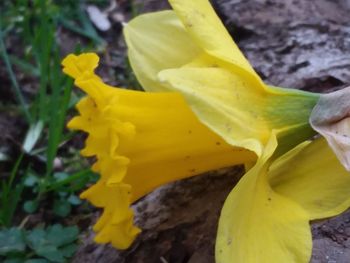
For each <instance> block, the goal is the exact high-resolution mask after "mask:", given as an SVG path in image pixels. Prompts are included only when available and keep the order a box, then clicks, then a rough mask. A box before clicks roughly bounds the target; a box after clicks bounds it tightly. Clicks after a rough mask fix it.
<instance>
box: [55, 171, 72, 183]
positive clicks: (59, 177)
mask: <svg viewBox="0 0 350 263" xmlns="http://www.w3.org/2000/svg"><path fill="white" fill-rule="evenodd" d="M53 177H54V178H55V179H56V181H57V182H59V181H63V180H65V179H67V178H68V177H69V174H67V173H63V172H58V173H54V174H53Z"/></svg>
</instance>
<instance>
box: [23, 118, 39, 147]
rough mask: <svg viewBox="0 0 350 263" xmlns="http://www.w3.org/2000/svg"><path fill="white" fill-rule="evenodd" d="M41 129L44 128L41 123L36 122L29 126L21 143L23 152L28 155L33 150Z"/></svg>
mask: <svg viewBox="0 0 350 263" xmlns="http://www.w3.org/2000/svg"><path fill="white" fill-rule="evenodd" d="M43 128H44V123H43V122H42V121H38V122H36V123H34V124H32V125H30V127H29V130H28V132H27V134H26V137H25V139H24V142H23V150H24V151H25V152H27V153H30V152H31V151H32V150H33V148H34V146H35V144H36V143H37V141H38V140H39V138H40V135H41V132H42V131H43Z"/></svg>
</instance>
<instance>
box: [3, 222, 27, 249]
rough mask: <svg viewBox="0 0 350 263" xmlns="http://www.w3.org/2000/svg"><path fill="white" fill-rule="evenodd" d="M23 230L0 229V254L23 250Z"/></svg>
mask: <svg viewBox="0 0 350 263" xmlns="http://www.w3.org/2000/svg"><path fill="white" fill-rule="evenodd" d="M25 248H26V245H25V243H24V238H23V232H22V230H20V229H18V228H14V227H13V228H10V229H4V230H2V231H0V255H7V254H9V253H18V252H23V251H25Z"/></svg>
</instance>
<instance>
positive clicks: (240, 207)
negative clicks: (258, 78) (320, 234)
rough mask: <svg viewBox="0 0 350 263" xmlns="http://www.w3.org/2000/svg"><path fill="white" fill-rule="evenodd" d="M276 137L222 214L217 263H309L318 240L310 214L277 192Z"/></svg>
mask: <svg viewBox="0 0 350 263" xmlns="http://www.w3.org/2000/svg"><path fill="white" fill-rule="evenodd" d="M276 146H277V143H276V139H275V138H274V137H273V136H272V138H271V139H270V141H269V143H268V145H267V147H266V149H265V151H264V154H263V155H262V157H261V158H260V159H259V160H258V162H257V164H256V165H255V166H254V167H253V168H252V169H251V170H250V171H249V172H248V173H247V174H246V175H244V177H243V178H242V179H241V181H240V182H239V183H238V184H237V186H236V187H235V188H234V189H233V190H232V192H231V193H230V195H229V196H228V198H227V200H226V201H225V204H224V207H223V209H222V212H221V216H220V221H219V228H218V236H217V241H216V252H215V256H216V262H217V263H232V262H235V263H257V262H259V263H281V262H283V263H295V262H298V263H307V262H309V259H310V256H311V248H312V244H311V242H312V239H311V232H310V227H309V215H308V214H307V213H306V212H305V211H304V209H302V208H301V207H300V206H299V205H298V204H296V203H294V202H293V201H291V200H289V199H288V198H285V197H283V196H281V195H279V194H278V193H276V192H274V191H273V189H271V187H270V185H269V182H268V175H267V171H268V167H269V164H270V162H271V161H270V160H269V158H270V156H271V154H272V153H273V151H274V150H275V148H276Z"/></svg>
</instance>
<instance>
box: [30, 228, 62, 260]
mask: <svg viewBox="0 0 350 263" xmlns="http://www.w3.org/2000/svg"><path fill="white" fill-rule="evenodd" d="M27 243H28V245H29V246H30V247H31V248H32V249H33V250H34V252H35V253H36V254H37V255H38V256H42V257H45V258H47V259H48V260H51V261H53V262H64V257H63V255H62V254H61V253H60V252H59V251H58V248H57V247H56V246H55V245H54V244H52V243H51V242H50V241H49V240H48V239H47V237H46V232H45V230H44V229H42V228H36V229H34V230H32V231H30V232H29V233H28V234H27Z"/></svg>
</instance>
